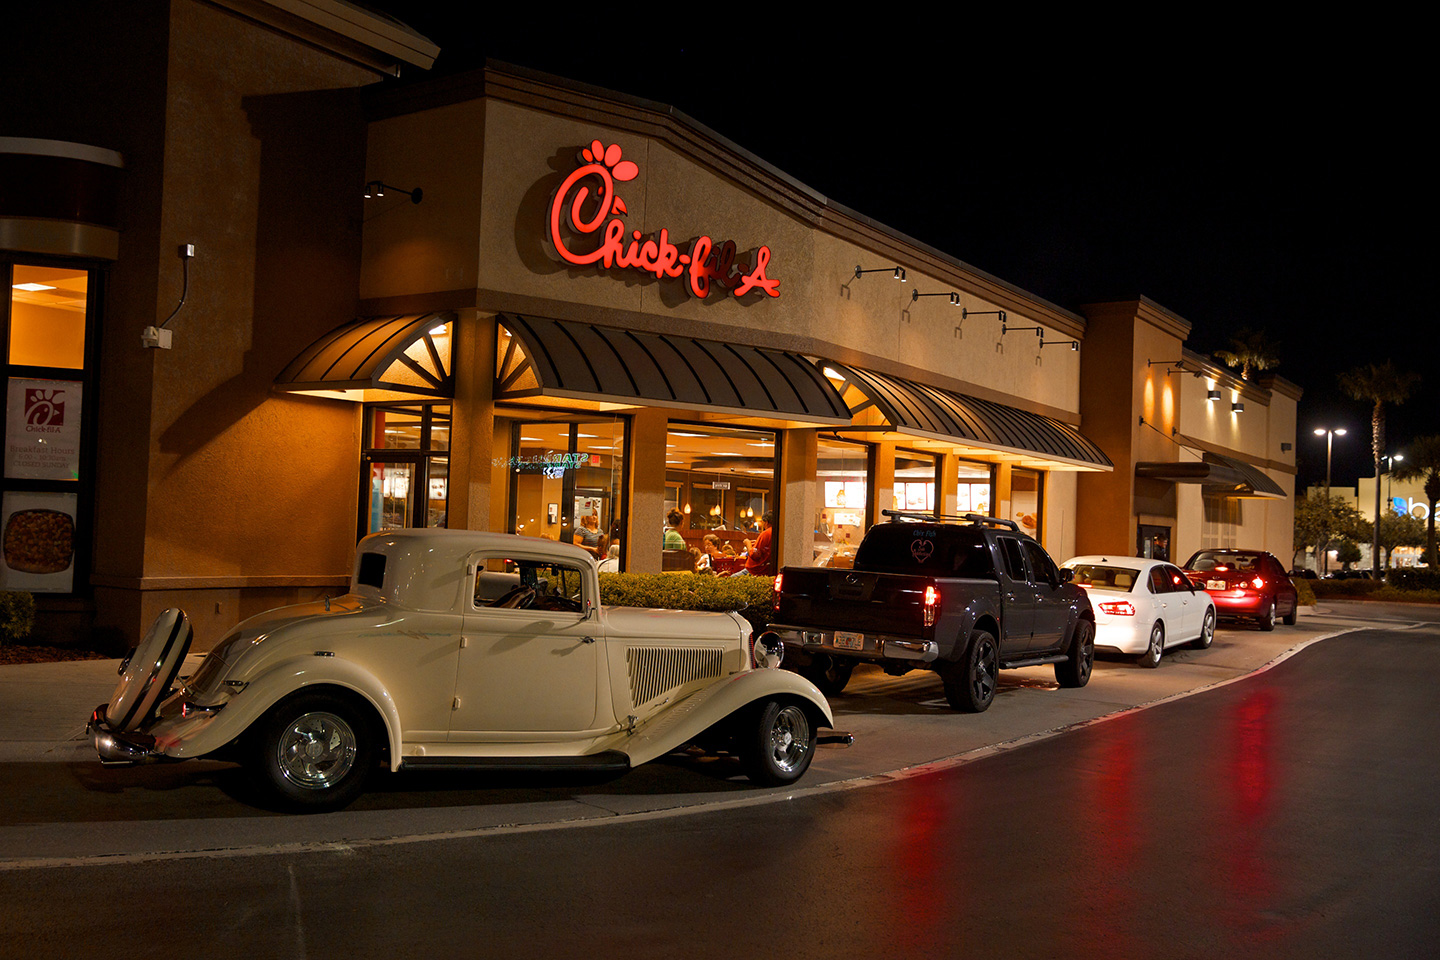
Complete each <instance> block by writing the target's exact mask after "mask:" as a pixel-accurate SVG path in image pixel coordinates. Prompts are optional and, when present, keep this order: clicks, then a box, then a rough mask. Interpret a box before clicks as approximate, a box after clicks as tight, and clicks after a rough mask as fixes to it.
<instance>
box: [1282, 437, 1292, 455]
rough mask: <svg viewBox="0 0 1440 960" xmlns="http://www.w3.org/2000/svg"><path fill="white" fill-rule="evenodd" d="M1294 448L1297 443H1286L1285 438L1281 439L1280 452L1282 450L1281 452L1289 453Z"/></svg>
mask: <svg viewBox="0 0 1440 960" xmlns="http://www.w3.org/2000/svg"><path fill="white" fill-rule="evenodd" d="M1293 449H1295V444H1293V443H1286V442H1285V441H1284V440H1281V441H1280V452H1281V453H1289V452H1290V451H1291V450H1293Z"/></svg>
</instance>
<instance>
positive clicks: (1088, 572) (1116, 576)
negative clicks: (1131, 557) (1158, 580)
mask: <svg viewBox="0 0 1440 960" xmlns="http://www.w3.org/2000/svg"><path fill="white" fill-rule="evenodd" d="M1070 569H1071V570H1074V571H1075V583H1076V585H1077V586H1081V587H1093V588H1096V589H1100V590H1117V591H1119V592H1121V593H1129V592H1130V590H1131V589H1132V588H1133V587H1134V586H1135V584H1136V583H1137V582H1139V580H1140V571H1139V570H1136V569H1134V568H1132V567H1112V566H1107V565H1105V564H1100V563H1077V564H1075V565H1073V566H1071V567H1070Z"/></svg>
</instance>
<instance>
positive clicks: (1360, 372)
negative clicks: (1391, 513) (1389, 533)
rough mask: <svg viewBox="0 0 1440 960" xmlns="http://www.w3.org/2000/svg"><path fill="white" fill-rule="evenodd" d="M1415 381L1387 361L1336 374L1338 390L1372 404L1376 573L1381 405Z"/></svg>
mask: <svg viewBox="0 0 1440 960" xmlns="http://www.w3.org/2000/svg"><path fill="white" fill-rule="evenodd" d="M1419 382H1420V375H1419V374H1416V373H1408V372H1404V371H1400V370H1396V369H1395V365H1394V364H1393V363H1391V362H1390V361H1389V360H1386V361H1385V362H1384V363H1380V364H1375V363H1369V364H1366V365H1365V366H1363V367H1356V368H1355V369H1354V370H1351V371H1350V372H1349V373H1342V374H1340V389H1341V390H1344V391H1345V392H1346V393H1348V394H1349V395H1350V396H1352V397H1354V398H1355V399H1356V400H1368V401H1370V402H1371V403H1372V404H1374V406H1373V407H1372V408H1371V410H1370V452H1371V453H1372V454H1374V456H1375V539H1374V542H1373V544H1372V546H1371V553H1370V565H1371V567H1373V568H1374V570H1375V572H1376V573H1377V574H1378V573H1379V572H1380V461H1381V460H1382V459H1383V458H1384V456H1385V404H1387V403H1404V402H1405V401H1406V400H1407V399H1408V398H1409V397H1410V393H1411V391H1413V390H1414V389H1415V385H1416V384H1417V383H1419ZM1401 462H1402V463H1403V462H1404V461H1401Z"/></svg>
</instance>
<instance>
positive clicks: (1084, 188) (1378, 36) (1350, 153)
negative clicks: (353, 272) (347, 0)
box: [367, 0, 1440, 486]
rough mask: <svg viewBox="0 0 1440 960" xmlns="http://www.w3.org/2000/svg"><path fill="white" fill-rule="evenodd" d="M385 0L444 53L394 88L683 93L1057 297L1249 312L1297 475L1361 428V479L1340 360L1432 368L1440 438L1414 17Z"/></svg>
mask: <svg viewBox="0 0 1440 960" xmlns="http://www.w3.org/2000/svg"><path fill="white" fill-rule="evenodd" d="M367 5H368V6H371V7H373V8H376V9H380V10H384V11H386V12H388V13H390V14H392V15H393V16H396V17H397V18H398V19H401V20H403V21H404V22H406V23H407V24H409V25H410V26H411V27H413V28H414V29H416V30H418V31H419V32H420V33H422V34H424V35H425V36H427V37H429V38H430V39H431V40H433V41H435V42H436V43H437V44H438V45H439V46H440V48H441V55H440V59H439V60H438V61H437V63H436V67H435V69H434V70H432V71H430V72H429V73H428V74H427V73H425V72H424V71H419V70H411V71H409V72H408V74H407V75H406V76H405V77H404V78H402V81H401V82H415V81H417V80H423V79H424V78H425V77H426V76H434V75H437V74H448V73H452V72H457V71H460V70H465V69H470V68H473V67H476V66H479V65H481V64H483V62H484V60H485V58H487V57H488V58H493V59H496V60H500V61H504V62H507V63H514V64H519V65H522V66H526V67H531V68H534V69H537V70H543V71H546V72H548V73H553V74H556V75H558V76H562V77H567V78H570V79H573V80H579V81H582V82H586V83H591V84H596V85H598V86H601V87H606V88H609V89H611V90H616V91H619V92H622V93H627V94H631V95H634V96H639V97H644V98H646V99H650V100H655V101H658V102H660V103H665V104H670V105H672V106H674V107H675V108H677V109H678V110H680V111H681V112H683V113H685V114H687V115H688V116H690V117H691V118H693V119H695V120H697V121H699V122H700V123H703V124H705V125H706V126H708V127H710V128H712V129H713V130H715V131H716V132H717V133H719V134H721V135H722V136H725V137H727V138H728V139H730V140H732V141H734V142H735V143H737V144H739V145H740V146H741V147H743V148H744V149H746V150H748V151H749V152H751V153H753V154H755V155H756V156H759V157H761V158H762V159H764V160H766V161H768V162H769V163H771V164H773V165H775V166H776V167H778V168H780V169H781V170H783V171H784V172H786V173H787V174H789V175H791V176H793V177H795V178H796V179H798V180H800V181H801V182H803V183H805V184H807V185H808V186H810V187H811V188H813V189H815V190H818V191H819V192H821V193H823V194H825V195H826V196H828V197H830V198H831V199H833V200H834V201H836V202H838V203H840V204H843V205H844V206H847V207H849V208H851V209H853V210H855V211H857V212H858V213H861V214H864V215H865V216H868V217H871V218H873V219H875V220H878V221H880V222H881V223H884V224H886V225H888V226H890V227H892V228H893V229H896V230H898V231H900V232H902V233H905V234H908V235H909V236H911V237H913V238H915V239H917V240H920V241H922V242H924V243H927V244H930V245H931V246H934V247H936V248H938V249H940V250H943V251H945V252H947V253H949V254H951V255H953V256H955V257H958V258H960V259H961V260H964V261H965V262H967V263H969V264H971V265H973V266H975V267H978V268H980V269H982V270H985V271H988V272H990V273H993V274H995V275H996V276H998V277H1000V278H1002V279H1004V280H1006V281H1008V282H1010V283H1013V284H1015V285H1017V286H1019V287H1021V288H1024V289H1026V290H1030V291H1032V292H1034V293H1036V294H1038V295H1039V296H1041V297H1043V298H1045V299H1047V300H1049V301H1051V302H1053V303H1055V304H1057V305H1059V306H1062V307H1066V308H1069V309H1074V308H1075V307H1076V306H1077V305H1079V304H1081V303H1085V302H1089V301H1094V300H1106V299H1122V298H1129V297H1134V296H1136V295H1144V296H1146V297H1149V298H1150V299H1151V300H1154V301H1155V302H1157V303H1159V304H1161V305H1163V306H1164V307H1166V308H1167V309H1169V310H1171V311H1173V312H1175V313H1177V314H1179V315H1180V316H1182V317H1184V318H1185V319H1187V320H1189V321H1190V322H1191V324H1192V325H1193V328H1194V329H1193V331H1192V333H1191V336H1190V340H1189V341H1188V343H1187V346H1189V347H1190V348H1191V349H1193V350H1196V351H1199V352H1201V353H1210V352H1212V351H1214V350H1217V349H1222V348H1224V347H1226V346H1227V343H1228V338H1229V336H1230V335H1232V334H1233V333H1235V332H1236V331H1237V330H1238V329H1239V328H1241V327H1250V328H1252V329H1260V330H1263V331H1265V333H1266V334H1268V335H1269V337H1270V338H1271V339H1272V340H1273V341H1276V342H1278V344H1279V346H1278V353H1279V356H1280V360H1281V363H1280V366H1279V367H1278V368H1277V369H1276V372H1277V373H1278V374H1280V375H1281V376H1283V377H1285V378H1286V379H1288V380H1291V381H1293V382H1295V383H1297V384H1299V385H1300V386H1301V387H1302V388H1304V390H1305V396H1304V398H1303V399H1302V400H1301V404H1300V424H1299V433H1298V436H1297V438H1296V440H1297V449H1298V452H1299V455H1300V477H1299V481H1300V483H1301V485H1302V486H1303V485H1304V484H1306V483H1310V482H1323V475H1324V469H1325V454H1324V441H1323V439H1321V438H1317V437H1315V436H1313V434H1312V433H1311V431H1312V429H1313V428H1314V427H1316V426H1319V425H1325V426H1345V427H1348V428H1349V429H1350V431H1351V432H1350V434H1349V435H1348V436H1346V437H1344V438H1341V439H1339V440H1337V442H1336V448H1335V464H1334V482H1335V484H1336V485H1341V484H1346V483H1353V482H1354V480H1355V478H1356V477H1358V476H1362V475H1363V476H1370V475H1371V470H1372V468H1371V466H1370V454H1369V448H1370V443H1369V433H1370V428H1369V423H1370V412H1369V407H1368V405H1366V404H1363V403H1360V402H1357V401H1351V400H1349V399H1347V398H1345V397H1344V396H1343V395H1342V394H1340V392H1339V389H1338V386H1337V383H1336V375H1337V373H1338V372H1340V371H1342V370H1347V369H1351V368H1353V367H1355V366H1358V365H1361V364H1365V363H1371V362H1375V363H1378V362H1383V361H1384V360H1387V359H1391V360H1393V361H1394V362H1395V363H1396V364H1397V366H1399V367H1401V368H1402V369H1407V370H1412V371H1414V372H1417V373H1420V374H1422V375H1427V374H1428V375H1427V376H1426V379H1425V380H1424V381H1422V383H1421V386H1420V388H1419V390H1418V391H1417V393H1416V394H1415V395H1414V396H1413V397H1412V399H1411V400H1410V401H1408V402H1407V403H1406V404H1404V405H1403V406H1400V407H1397V408H1394V409H1393V410H1392V411H1391V413H1390V417H1389V428H1388V430H1387V435H1388V444H1387V447H1388V449H1389V451H1390V452H1396V451H1403V450H1404V446H1405V442H1406V441H1407V440H1409V439H1410V438H1412V437H1415V436H1419V435H1423V434H1431V433H1440V414H1437V411H1440V369H1437V365H1436V364H1435V362H1434V359H1433V358H1434V356H1435V354H1434V351H1433V348H1432V347H1431V343H1432V341H1433V340H1434V338H1435V334H1434V333H1433V332H1432V328H1431V324H1430V322H1429V320H1428V316H1429V313H1430V312H1431V311H1432V309H1433V308H1432V305H1431V303H1430V300H1429V297H1428V296H1426V294H1428V293H1429V291H1428V289H1422V287H1424V288H1428V286H1429V285H1430V284H1429V281H1430V277H1431V270H1432V267H1431V265H1432V264H1433V263H1434V260H1435V243H1434V241H1433V240H1432V239H1431V237H1432V233H1431V231H1430V229H1429V227H1430V225H1431V223H1432V222H1433V219H1434V215H1435V206H1436V204H1435V189H1434V187H1433V182H1434V177H1433V175H1431V171H1430V170H1429V169H1428V168H1430V167H1433V165H1434V159H1433V151H1434V148H1433V147H1432V146H1430V145H1429V140H1430V137H1432V136H1433V133H1432V130H1433V128H1434V126H1435V106H1434V99H1433V94H1434V91H1435V87H1436V84H1435V79H1434V76H1433V73H1432V72H1430V71H1422V64H1423V63H1426V62H1429V60H1430V57H1429V54H1428V53H1426V52H1425V51H1424V50H1423V49H1421V47H1420V43H1421V38H1420V37H1419V35H1418V34H1419V31H1418V30H1414V29H1411V30H1406V29H1405V28H1404V27H1403V26H1398V25H1395V24H1387V25H1385V26H1384V28H1383V29H1381V28H1380V27H1378V26H1376V27H1371V26H1367V25H1365V24H1360V25H1356V24H1354V23H1348V24H1344V25H1340V26H1334V27H1328V26H1316V25H1313V24H1311V25H1305V26H1295V25H1287V24H1277V25H1275V26H1272V27H1269V28H1267V30H1268V33H1265V32H1258V31H1257V28H1256V27H1255V26H1254V25H1250V24H1239V23H1230V22H1227V23H1224V24H1218V25H1217V24H1213V23H1207V24H1200V25H1197V24H1191V23H1182V22H1180V21H1178V20H1177V21H1176V22H1175V23H1172V24H1170V25H1168V26H1167V27H1165V28H1164V30H1159V29H1155V30H1152V29H1150V26H1149V25H1148V24H1145V23H1138V22H1130V23H1127V24H1125V25H1123V26H1118V27H1117V26H1115V25H1109V26H1106V25H1102V24H1098V23H1095V22H1091V21H1085V22H1079V21H1076V22H1071V23H1062V22H1055V21H1053V20H1050V21H1047V22H1046V23H1044V24H1043V25H1039V24H1037V23H1034V22H1025V21H1017V22H1009V23H1005V22H1001V21H998V20H993V18H991V20H989V21H987V20H985V18H984V15H976V14H975V13H974V12H973V11H967V12H966V13H965V15H964V16H961V15H960V14H956V13H948V14H935V15H930V14H927V15H926V16H925V17H923V18H919V19H917V18H915V17H914V16H912V15H910V14H906V15H904V17H903V20H901V21H888V22H887V20H886V18H885V17H884V16H883V15H882V11H885V10H886V9H887V8H886V7H885V6H883V5H879V6H876V7H874V8H873V9H870V10H864V11H860V12H859V13H857V14H856V15H855V19H854V20H853V21H845V20H844V19H843V18H842V17H841V16H839V15H838V14H835V15H831V14H827V22H829V23H831V24H832V25H831V26H828V27H823V28H818V29H817V28H816V26H815V24H814V23H807V24H799V23H798V22H796V23H794V24H783V23H775V22H772V21H768V20H767V19H766V18H767V17H768V16H770V14H769V13H768V12H767V10H768V9H769V8H766V7H763V6H758V7H754V8H750V7H744V6H737V5H734V4H720V5H711V6H707V7H704V8H701V7H695V8H690V9H693V10H697V11H703V12H704V13H705V14H706V15H707V16H708V18H709V19H708V20H707V21H705V22H704V23H703V25H701V24H700V22H699V21H694V20H693V19H692V18H693V17H694V16H695V15H694V14H686V15H682V14H676V13H674V10H678V9H681V8H678V7H677V8H673V9H671V8H661V7H650V8H644V10H645V11H648V14H647V15H640V14H624V13H623V12H622V8H621V7H619V6H617V5H604V6H588V7H572V6H567V5H556V4H551V5H543V6H541V5H537V6H536V7H535V8H534V10H535V12H534V13H533V14H514V13H510V14H505V15H497V14H496V12H495V7H494V6H492V5H488V4H487V5H484V7H483V8H482V7H478V6H477V7H476V8H474V10H481V9H483V10H484V11H485V13H484V14H483V15H482V14H481V13H479V12H474V11H467V10H466V9H463V8H462V7H461V5H460V4H453V5H452V4H444V5H439V4H430V3H416V2H404V0H390V2H383V0H376V2H373V3H368V4H367ZM630 9H633V10H637V11H638V10H641V8H638V7H637V8H630ZM894 9H895V10H897V11H898V10H902V9H904V10H913V9H914V8H911V7H904V8H899V7H897V8H894ZM952 9H959V8H952ZM1204 9H1205V12H1206V14H1207V15H1209V16H1215V15H1217V11H1216V10H1215V9H1214V8H1204ZM1172 12H1173V11H1172ZM1032 13H1033V14H1034V18H1036V19H1038V18H1039V17H1040V16H1042V14H1041V12H1040V11H1039V9H1038V8H1034V9H1033V10H1032ZM1135 15H1136V16H1149V15H1150V14H1149V13H1145V12H1144V10H1143V8H1137V12H1136V14H1135ZM505 16H508V17H509V18H510V19H508V20H506V19H504V17H505ZM1044 16H1046V17H1049V16H1051V15H1049V14H1044ZM947 17H948V18H950V19H949V20H947V19H946V18H947ZM937 18H938V19H937ZM646 20H651V21H653V24H652V25H650V26H636V24H637V23H641V22H643V21H646ZM656 24H658V25H656ZM766 31H768V32H766ZM1412 37H1413V39H1412ZM1422 141H1423V142H1424V146H1423V147H1422ZM1422 165H1423V166H1425V167H1426V168H1427V169H1426V170H1425V171H1424V173H1423V174H1422ZM1157 359H1159V358H1157Z"/></svg>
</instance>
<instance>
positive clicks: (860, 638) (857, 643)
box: [835, 630, 865, 650]
mask: <svg viewBox="0 0 1440 960" xmlns="http://www.w3.org/2000/svg"><path fill="white" fill-rule="evenodd" d="M835 649H836V650H864V649H865V634H863V633H846V632H845V631H843V630H836V631H835Z"/></svg>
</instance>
